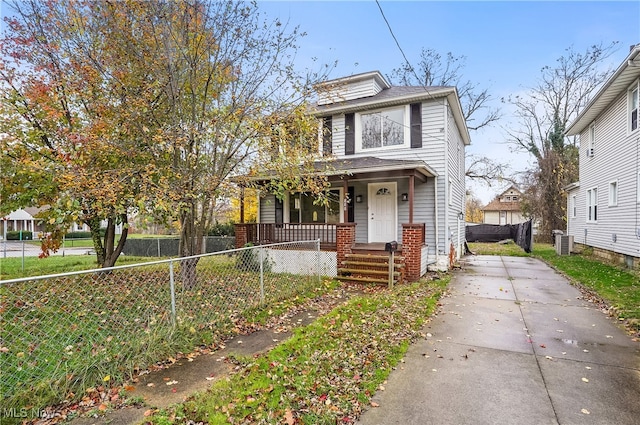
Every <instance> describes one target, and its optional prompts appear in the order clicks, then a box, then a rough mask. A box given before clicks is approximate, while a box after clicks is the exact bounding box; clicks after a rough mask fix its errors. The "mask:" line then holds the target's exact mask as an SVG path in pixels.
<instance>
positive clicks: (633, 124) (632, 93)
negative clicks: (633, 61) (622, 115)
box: [629, 81, 640, 131]
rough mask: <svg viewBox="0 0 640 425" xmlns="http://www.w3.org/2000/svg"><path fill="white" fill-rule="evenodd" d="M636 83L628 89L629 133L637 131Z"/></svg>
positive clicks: (637, 102) (637, 101)
mask: <svg viewBox="0 0 640 425" xmlns="http://www.w3.org/2000/svg"><path fill="white" fill-rule="evenodd" d="M638 93H639V92H638V82H637V81H636V82H635V83H633V85H632V86H631V88H630V89H629V125H630V129H631V131H635V130H637V129H638V104H639V103H640V102H639V100H638Z"/></svg>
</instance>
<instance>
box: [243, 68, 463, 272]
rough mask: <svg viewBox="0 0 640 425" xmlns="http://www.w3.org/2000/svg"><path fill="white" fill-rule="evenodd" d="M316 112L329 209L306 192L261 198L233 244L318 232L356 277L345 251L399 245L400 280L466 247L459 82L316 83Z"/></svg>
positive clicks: (367, 78)
mask: <svg viewBox="0 0 640 425" xmlns="http://www.w3.org/2000/svg"><path fill="white" fill-rule="evenodd" d="M313 111H314V112H313V113H314V115H315V116H316V117H317V118H318V121H319V127H320V128H323V129H324V131H322V132H321V133H322V137H321V139H322V140H320V141H319V144H320V148H319V151H320V152H321V155H322V159H321V160H320V161H321V162H322V163H325V164H326V162H327V161H328V162H330V167H328V169H330V170H331V171H329V172H326V173H327V175H328V178H329V181H330V183H331V189H330V190H331V194H332V197H331V199H332V200H331V202H330V204H329V206H327V207H323V206H317V205H314V203H313V198H312V197H310V196H307V194H305V193H296V192H292V193H289V194H287V196H286V199H285V200H284V201H280V200H278V199H276V198H275V197H274V196H273V195H266V196H265V195H264V194H263V196H262V197H261V198H260V203H259V213H258V222H259V223H258V224H256V225H246V226H245V230H242V229H240V234H241V235H246V236H241V238H240V239H239V243H242V242H244V241H252V240H253V239H264V240H268V241H280V240H287V239H289V240H290V239H293V238H295V237H319V238H321V240H322V242H323V246H324V247H325V248H327V249H329V250H335V252H336V264H337V271H338V274H347V275H351V276H354V275H355V273H354V272H353V270H351V269H350V268H349V267H348V264H347V263H349V261H348V260H349V256H351V255H356V253H357V252H358V250H362V253H363V254H367V255H370V254H372V253H373V252H374V251H375V250H384V247H385V243H387V242H391V241H396V242H397V243H398V249H399V256H400V257H401V258H403V260H404V261H405V263H406V270H405V272H404V273H405V277H406V278H407V279H409V280H415V279H417V278H419V277H420V276H421V275H423V274H424V273H426V271H427V268H428V267H431V268H434V269H447V268H448V267H449V265H450V262H451V261H452V259H455V258H458V257H459V256H460V254H461V253H462V252H463V249H462V248H463V244H464V211H465V147H466V146H467V145H468V144H469V143H470V138H469V132H468V130H467V127H466V123H465V119H464V116H463V113H462V108H461V106H460V100H459V98H458V93H457V90H456V88H455V87H422V86H420V87H395V86H391V85H390V84H389V83H388V82H387V81H386V79H385V78H384V77H383V76H382V75H381V74H380V73H379V72H377V71H373V72H367V73H363V74H358V75H353V76H349V77H344V78H339V79H336V80H331V81H326V82H325V83H323V84H321V85H320V86H319V91H318V100H317V104H316V105H314V108H313ZM253 226H255V229H256V230H254V229H253ZM265 236H266V237H265ZM383 252H384V251H383ZM353 262H356V261H353ZM345 264H347V267H345Z"/></svg>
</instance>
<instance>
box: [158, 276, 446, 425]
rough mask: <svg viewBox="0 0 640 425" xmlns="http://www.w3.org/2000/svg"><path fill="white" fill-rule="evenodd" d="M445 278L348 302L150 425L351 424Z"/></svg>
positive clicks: (431, 307) (415, 334) (416, 333)
mask: <svg viewBox="0 0 640 425" xmlns="http://www.w3.org/2000/svg"><path fill="white" fill-rule="evenodd" d="M448 281H449V277H448V276H445V277H442V278H438V279H435V280H426V279H425V280H421V281H419V282H417V283H414V284H410V285H401V286H399V287H396V288H395V289H393V290H388V289H379V290H377V291H375V292H374V293H370V294H364V295H362V296H358V297H355V298H352V299H351V300H349V301H348V302H347V303H346V304H344V305H342V306H339V307H337V308H336V309H334V310H333V311H332V312H331V313H329V314H327V315H326V316H323V317H321V318H319V319H318V320H317V321H316V322H314V323H313V324H311V325H309V326H306V327H303V328H298V329H296V330H295V333H294V335H293V337H292V338H290V339H289V340H287V341H285V342H283V343H282V344H280V345H279V346H278V347H276V348H275V349H273V350H272V351H270V352H269V353H267V354H265V355H262V356H258V357H256V358H242V359H235V361H237V362H238V365H239V367H238V368H237V369H238V372H237V373H235V374H234V375H232V376H230V377H229V378H228V379H223V380H220V381H217V382H216V383H215V384H214V385H213V386H212V388H211V389H210V391H208V392H207V393H205V394H200V395H197V396H195V397H194V398H193V399H191V400H189V401H187V402H185V403H184V404H181V405H179V406H176V407H175V408H173V409H171V410H169V411H160V412H156V413H155V415H154V416H152V417H150V418H149V421H150V422H151V423H154V424H165V423H167V421H168V422H172V423H185V424H186V423H189V424H193V423H194V422H195V423H199V422H201V423H211V424H218V423H219V424H228V423H232V424H271V423H273V424H275V423H287V424H302V423H304V424H335V423H353V422H355V420H356V419H357V418H358V417H359V416H360V414H361V413H362V411H363V409H364V408H365V407H366V406H367V405H368V404H369V403H370V398H371V396H372V395H373V394H374V393H375V391H377V390H379V389H383V387H382V385H383V383H384V381H385V379H386V377H387V376H388V374H389V373H390V372H391V370H392V368H393V367H395V366H396V364H397V363H398V362H399V361H401V358H402V356H403V355H404V353H405V351H406V349H407V347H408V345H409V344H410V343H411V342H412V341H414V340H415V339H416V338H420V337H422V336H423V335H422V333H421V329H422V327H423V325H424V323H425V321H427V320H428V318H429V317H430V315H431V314H432V313H433V312H434V311H435V309H436V308H437V304H438V299H439V298H440V296H441V293H442V291H443V290H444V287H445V286H446V284H447V283H448Z"/></svg>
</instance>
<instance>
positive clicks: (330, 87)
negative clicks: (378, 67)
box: [316, 71, 391, 105]
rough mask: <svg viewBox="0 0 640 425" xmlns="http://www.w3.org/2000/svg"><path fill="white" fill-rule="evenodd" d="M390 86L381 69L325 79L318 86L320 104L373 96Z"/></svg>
mask: <svg viewBox="0 0 640 425" xmlns="http://www.w3.org/2000/svg"><path fill="white" fill-rule="evenodd" d="M390 87H391V85H390V84H389V83H388V82H387V80H385V79H384V77H383V76H382V74H381V73H380V72H379V71H371V72H365V73H363V74H357V75H351V76H349V77H343V78H338V79H336V80H330V81H325V82H323V83H320V84H318V85H317V86H316V91H317V93H318V105H329V104H332V103H338V102H344V101H347V100H354V99H362V98H366V97H371V96H375V95H376V94H378V93H380V92H381V91H382V90H384V89H388V88H390Z"/></svg>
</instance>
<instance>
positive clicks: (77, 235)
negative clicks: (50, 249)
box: [64, 232, 91, 239]
mask: <svg viewBox="0 0 640 425" xmlns="http://www.w3.org/2000/svg"><path fill="white" fill-rule="evenodd" d="M64 237H65V238H67V239H91V232H69V233H67V234H66V235H64Z"/></svg>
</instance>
